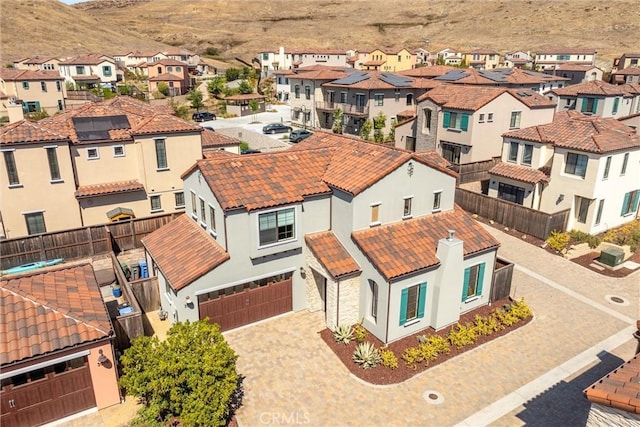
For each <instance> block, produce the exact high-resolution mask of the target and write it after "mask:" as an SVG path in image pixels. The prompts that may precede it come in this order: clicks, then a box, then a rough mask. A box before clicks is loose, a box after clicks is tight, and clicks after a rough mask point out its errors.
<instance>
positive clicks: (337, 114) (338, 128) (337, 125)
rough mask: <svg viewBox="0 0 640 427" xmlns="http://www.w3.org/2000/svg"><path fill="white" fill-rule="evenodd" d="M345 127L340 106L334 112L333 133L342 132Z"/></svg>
mask: <svg viewBox="0 0 640 427" xmlns="http://www.w3.org/2000/svg"><path fill="white" fill-rule="evenodd" d="M343 127H344V123H342V110H341V109H340V108H336V110H335V111H334V112H333V133H342V128H343Z"/></svg>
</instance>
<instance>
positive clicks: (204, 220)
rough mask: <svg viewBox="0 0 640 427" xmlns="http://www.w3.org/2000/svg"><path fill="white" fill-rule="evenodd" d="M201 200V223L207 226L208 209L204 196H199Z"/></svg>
mask: <svg viewBox="0 0 640 427" xmlns="http://www.w3.org/2000/svg"><path fill="white" fill-rule="evenodd" d="M199 202H200V225H201V226H203V227H205V228H207V209H206V205H205V203H204V199H203V198H202V197H200V198H199Z"/></svg>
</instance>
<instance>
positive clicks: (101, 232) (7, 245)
mask: <svg viewBox="0 0 640 427" xmlns="http://www.w3.org/2000/svg"><path fill="white" fill-rule="evenodd" d="M178 215H181V214H180V213H170V214H165V215H159V216H153V217H147V218H136V219H131V220H127V221H119V222H110V223H107V224H101V225H92V226H89V227H84V228H75V229H71V230H63V231H56V232H53V233H44V234H39V235H36V236H27V237H19V238H15V239H7V240H3V241H1V242H0V269H1V270H6V269H7V268H10V267H15V266H17V265H22V264H26V263H30V262H36V261H44V260H48V259H55V258H64V259H65V260H73V259H78V258H86V257H91V256H94V255H101V254H107V253H109V251H110V245H109V242H108V237H107V230H108V231H109V232H110V234H111V236H112V239H113V241H114V242H115V244H116V245H117V247H118V248H120V249H121V250H125V249H133V248H139V247H141V246H142V244H141V243H140V241H141V239H142V238H144V237H145V236H146V235H148V234H150V233H152V232H153V231H155V230H157V229H158V228H160V227H162V226H163V225H165V224H167V223H169V222H171V221H172V220H173V219H174V218H176V217H177V216H178Z"/></svg>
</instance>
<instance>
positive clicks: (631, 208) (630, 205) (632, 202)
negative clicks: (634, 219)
mask: <svg viewBox="0 0 640 427" xmlns="http://www.w3.org/2000/svg"><path fill="white" fill-rule="evenodd" d="M638 201H640V190H635V191H630V192H628V193H627V194H625V195H624V200H623V201H622V212H620V216H626V215H629V214H632V213H634V212H635V211H637V210H638Z"/></svg>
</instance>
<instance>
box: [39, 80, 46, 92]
mask: <svg viewBox="0 0 640 427" xmlns="http://www.w3.org/2000/svg"><path fill="white" fill-rule="evenodd" d="M40 89H42V91H43V92H46V91H47V82H40Z"/></svg>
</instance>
